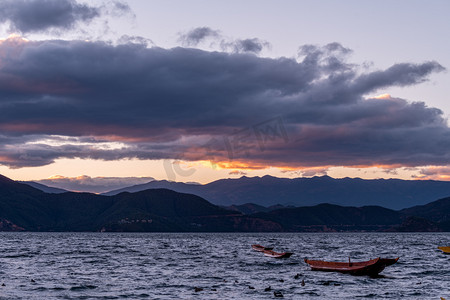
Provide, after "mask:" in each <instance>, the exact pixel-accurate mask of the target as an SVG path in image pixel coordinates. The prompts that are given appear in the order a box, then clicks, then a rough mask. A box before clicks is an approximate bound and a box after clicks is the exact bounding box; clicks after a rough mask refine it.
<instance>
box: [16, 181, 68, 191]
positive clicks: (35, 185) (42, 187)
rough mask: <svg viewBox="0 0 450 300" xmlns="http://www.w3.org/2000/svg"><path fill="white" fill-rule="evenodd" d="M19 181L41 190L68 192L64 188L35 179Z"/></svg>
mask: <svg viewBox="0 0 450 300" xmlns="http://www.w3.org/2000/svg"><path fill="white" fill-rule="evenodd" d="M19 182H20V183H24V184H28V185H29V186H32V187H34V188H36V189H38V190H41V191H43V192H46V193H49V194H62V193H65V192H68V191H67V190H64V189H60V188H55V187H51V186H47V185H45V184H41V183H37V182H34V181H19Z"/></svg>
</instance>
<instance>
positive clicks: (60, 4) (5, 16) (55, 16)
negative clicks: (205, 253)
mask: <svg viewBox="0 0 450 300" xmlns="http://www.w3.org/2000/svg"><path fill="white" fill-rule="evenodd" d="M129 11H130V8H129V7H128V5H127V4H124V3H121V2H114V1H111V2H110V3H109V5H107V6H103V7H100V6H90V5H87V4H80V3H77V2H76V1H75V0H3V1H1V2H0V22H1V23H5V22H9V25H10V30H11V31H19V32H22V33H33V32H44V31H48V30H52V29H57V30H67V29H72V28H74V27H75V26H76V25H78V24H79V23H89V22H90V21H92V20H93V19H95V18H97V17H99V16H101V15H102V14H104V13H109V14H115V15H117V14H122V13H128V12H129Z"/></svg>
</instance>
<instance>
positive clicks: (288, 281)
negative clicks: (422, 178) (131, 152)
mask: <svg viewBox="0 0 450 300" xmlns="http://www.w3.org/2000/svg"><path fill="white" fill-rule="evenodd" d="M0 241H1V243H0V299H2V300H3V299H145V298H148V299H261V298H263V299H271V298H274V297H275V296H274V292H281V294H283V296H284V298H285V299H317V298H319V297H320V298H322V299H364V298H372V299H401V298H404V299H439V297H445V298H450V255H445V254H443V253H442V252H441V251H440V250H438V249H437V246H439V245H450V234H448V233H282V234H280V233H269V234H268V233H229V234H227V233H208V234H202V233H196V234H190V233H179V234H174V233H140V234H134V233H126V234H125V233H124V234H121V233H0ZM254 243H257V244H262V245H266V246H273V247H274V250H275V251H280V252H282V251H291V252H294V255H293V256H292V257H291V258H289V259H285V260H277V259H273V258H269V257H265V256H264V255H263V254H262V253H259V252H256V251H253V250H252V249H251V247H250V245H251V244H254ZM378 256H381V257H388V258H394V257H400V260H399V262H398V263H397V264H395V265H393V266H390V267H387V268H386V269H385V270H384V271H383V272H382V273H381V274H380V275H381V276H380V277H378V278H370V277H365V276H362V277H354V276H351V275H346V274H340V273H328V272H314V271H311V270H310V269H309V267H308V266H307V265H306V264H305V263H304V261H303V259H304V258H305V257H308V258H311V259H324V260H333V261H348V257H351V259H352V261H358V260H368V259H372V258H375V257H378ZM302 282H303V284H302Z"/></svg>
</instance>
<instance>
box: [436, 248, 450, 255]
mask: <svg viewBox="0 0 450 300" xmlns="http://www.w3.org/2000/svg"><path fill="white" fill-rule="evenodd" d="M438 249H439V250H441V251H442V252H444V253H447V254H450V247H444V246H441V247H438Z"/></svg>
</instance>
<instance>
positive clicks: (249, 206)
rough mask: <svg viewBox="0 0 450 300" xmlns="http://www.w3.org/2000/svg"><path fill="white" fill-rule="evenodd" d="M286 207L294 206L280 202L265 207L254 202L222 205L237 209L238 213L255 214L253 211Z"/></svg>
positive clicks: (267, 210)
mask: <svg viewBox="0 0 450 300" xmlns="http://www.w3.org/2000/svg"><path fill="white" fill-rule="evenodd" d="M287 207H290V208H293V207H294V206H284V205H281V204H277V205H272V206H269V207H265V206H262V205H258V204H254V203H245V204H241V205H230V206H224V207H223V208H225V209H229V210H234V211H238V212H240V213H243V214H244V215H250V214H255V213H259V212H269V211H273V210H277V209H282V208H287Z"/></svg>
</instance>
